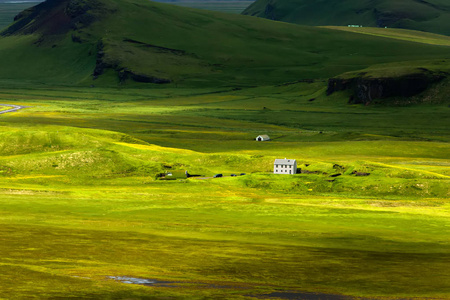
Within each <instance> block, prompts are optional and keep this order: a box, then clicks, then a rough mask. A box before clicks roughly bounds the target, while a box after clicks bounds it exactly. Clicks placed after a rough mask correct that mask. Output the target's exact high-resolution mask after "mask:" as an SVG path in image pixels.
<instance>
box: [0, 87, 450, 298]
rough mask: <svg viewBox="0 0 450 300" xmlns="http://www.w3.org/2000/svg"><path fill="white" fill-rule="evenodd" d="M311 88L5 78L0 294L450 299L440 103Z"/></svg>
mask: <svg viewBox="0 0 450 300" xmlns="http://www.w3.org/2000/svg"><path fill="white" fill-rule="evenodd" d="M320 86H321V84H319V83H312V84H306V83H297V84H292V85H286V86H279V87H264V88H263V87H261V88H254V89H244V90H240V91H226V90H225V91H224V90H216V91H215V93H213V92H214V91H213V90H211V89H206V90H199V89H195V90H191V89H181V88H180V89H163V88H158V89H140V88H134V89H133V88H129V89H112V88H111V89H104V88H102V89H100V88H85V89H80V88H76V89H75V88H69V87H52V88H50V87H46V88H30V89H23V88H17V89H14V88H3V89H2V90H1V94H0V99H1V102H2V103H10V104H20V105H25V106H27V108H25V109H23V110H21V111H19V112H14V113H10V114H5V115H2V116H1V117H0V122H1V123H0V124H1V127H0V153H1V157H0V195H1V196H0V207H1V209H0V212H1V213H0V222H1V223H2V226H1V228H2V229H1V230H0V235H1V239H2V243H1V246H0V247H1V253H2V257H1V258H0V268H1V270H2V272H1V275H0V277H1V281H0V282H1V284H0V297H3V298H5V299H29V298H40V299H42V298H49V299H50V298H51V299H54V298H61V297H62V298H67V297H75V298H82V299H98V298H102V299H162V298H168V299H186V298H189V299H200V298H214V299H252V298H253V297H252V296H255V297H256V296H261V295H272V296H273V297H272V298H276V297H275V295H278V296H280V297H281V299H286V298H285V297H287V296H285V297H283V294H271V293H275V292H279V293H280V292H286V291H293V292H294V294H295V295H297V296H298V297H300V296H301V295H303V296H301V297H306V296H307V295H308V294H305V293H319V294H325V296H324V295H322V297H325V298H326V297H331V296H326V295H333V294H336V295H346V297H348V298H352V297H366V298H370V299H377V298H380V299H386V298H389V299H396V298H403V299H404V298H418V299H419V298H425V297H431V298H435V299H446V298H449V297H450V296H449V295H450V290H449V289H448V285H447V282H448V281H449V279H450V278H449V277H450V273H449V271H448V263H449V259H450V251H449V250H450V248H449V242H448V236H449V231H448V226H449V225H450V222H449V213H450V207H449V205H448V198H449V196H450V194H449V188H448V187H449V183H450V162H449V160H448V153H449V152H450V146H449V144H448V141H449V136H448V129H447V125H448V123H447V120H448V119H447V118H446V116H448V110H449V108H448V105H447V104H446V103H445V102H444V103H441V104H437V105H436V104H435V105H430V104H428V103H422V104H416V105H413V106H407V107H392V106H384V105H375V106H372V107H363V106H355V105H353V106H348V105H345V103H344V102H345V100H343V99H345V98H344V97H343V95H339V94H336V95H333V96H330V97H326V96H325V95H324V90H323V88H320ZM424 97H425V96H424ZM312 98H315V100H314V101H309V100H310V99H312ZM429 115H433V116H434V117H433V118H432V119H430V118H426V117H425V116H429ZM381 116H383V117H381ZM421 118H423V120H421ZM411 119H413V120H414V122H411ZM380 122H383V124H382V125H381V124H380ZM320 132H322V133H320ZM259 134H269V135H270V136H271V137H272V138H273V140H272V141H271V142H267V143H257V142H255V141H254V140H253V139H254V138H255V137H256V136H257V135H259ZM280 157H289V158H294V159H297V160H298V163H299V168H301V169H302V170H303V171H307V173H306V172H305V173H302V174H297V175H295V176H290V177H285V176H283V175H273V174H271V170H272V164H273V160H274V159H275V158H280ZM168 170H169V171H170V170H188V171H189V173H191V174H198V175H202V176H206V177H209V176H212V175H213V174H216V173H223V174H224V175H225V177H224V178H217V179H205V180H201V179H196V178H190V179H187V180H176V181H158V180H155V175H156V174H158V173H160V172H164V171H168ZM354 171H356V172H360V173H370V175H369V176H363V177H362V176H356V175H355V174H353V172H354ZM231 173H235V174H240V173H246V174H247V175H245V176H238V177H229V175H230V174H231ZM338 173H340V174H342V175H341V176H338V177H331V175H335V174H338ZM123 276H126V277H132V278H143V279H152V280H159V281H162V282H166V283H160V284H153V285H149V286H144V285H133V284H127V283H122V282H120V281H118V280H114V279H112V277H123ZM305 295H306V296H305ZM309 296H311V295H309ZM277 299H279V298H277Z"/></svg>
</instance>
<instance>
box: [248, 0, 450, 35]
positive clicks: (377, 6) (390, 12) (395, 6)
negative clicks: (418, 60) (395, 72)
mask: <svg viewBox="0 0 450 300" xmlns="http://www.w3.org/2000/svg"><path fill="white" fill-rule="evenodd" d="M243 14H244V15H251V16H257V17H261V18H267V19H271V20H277V21H284V22H289V23H296V24H302V25H312V26H317V25H336V26H347V25H363V26H371V27H394V28H404V29H413V30H420V31H428V32H433V33H438V34H444V35H450V1H448V0H315V1H311V0H257V1H256V2H254V3H253V4H252V5H250V6H249V7H248V8H247V9H246V10H245V11H244V12H243Z"/></svg>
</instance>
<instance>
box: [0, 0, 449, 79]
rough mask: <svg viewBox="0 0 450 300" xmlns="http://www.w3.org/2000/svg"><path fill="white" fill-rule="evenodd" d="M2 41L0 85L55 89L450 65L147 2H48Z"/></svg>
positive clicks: (342, 38) (399, 44) (414, 53)
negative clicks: (406, 63)
mask: <svg viewBox="0 0 450 300" xmlns="http://www.w3.org/2000/svg"><path fill="white" fill-rule="evenodd" d="M1 35H2V37H0V65H1V68H0V80H2V81H5V80H6V81H24V80H26V81H33V82H43V83H48V84H89V85H90V84H95V85H103V84H118V83H119V82H122V83H127V82H133V81H137V82H152V83H169V82H174V83H177V84H179V83H183V84H189V85H200V86H205V85H215V86H217V85H227V86H228V85H232V86H251V85H262V84H277V83H282V82H287V81H294V80H299V79H309V78H328V77H330V76H334V75H337V74H340V73H343V72H346V71H352V70H358V69H361V68H366V67H368V66H370V65H373V64H378V63H386V62H397V61H417V60H430V59H441V58H448V57H449V56H450V51H449V48H448V47H443V46H431V45H426V44H416V43H412V42H407V41H399V40H395V39H387V38H381V37H375V36H366V35H359V34H354V33H348V32H339V31H333V30H329V29H323V28H315V27H306V26H298V25H293V24H287V23H280V22H272V21H269V20H264V19H256V18H251V17H248V16H239V15H230V14H222V13H215V12H208V11H203V10H195V9H188V8H182V7H177V6H172V5H168V4H162V3H155V2H150V1H147V0H60V1H58V0H48V1H46V2H44V3H42V4H40V5H38V6H36V7H34V8H32V9H29V10H27V11H25V12H24V13H22V14H21V15H20V16H19V17H18V18H17V20H16V22H15V23H13V24H12V25H11V26H10V27H9V28H7V29H6V30H4V31H3V32H2V33H1ZM94 78H95V79H94Z"/></svg>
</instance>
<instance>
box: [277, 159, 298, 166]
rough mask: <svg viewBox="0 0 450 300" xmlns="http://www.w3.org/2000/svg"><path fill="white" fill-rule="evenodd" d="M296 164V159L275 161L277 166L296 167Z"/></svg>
mask: <svg viewBox="0 0 450 300" xmlns="http://www.w3.org/2000/svg"><path fill="white" fill-rule="evenodd" d="M295 163H296V161H295V159H287V158H285V159H275V162H274V164H275V165H294V164H295Z"/></svg>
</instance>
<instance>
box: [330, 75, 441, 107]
mask: <svg viewBox="0 0 450 300" xmlns="http://www.w3.org/2000/svg"><path fill="white" fill-rule="evenodd" d="M447 75H448V74H446V73H442V72H431V71H429V70H427V69H423V68H420V69H417V72H416V73H411V74H408V75H404V76H399V77H395V78H393V77H390V78H389V77H387V78H372V77H363V76H364V75H361V76H358V77H354V78H345V79H343V78H330V79H329V80H328V88H327V95H331V94H332V93H334V92H337V91H344V90H353V93H354V94H353V95H351V96H350V98H349V103H350V104H359V103H362V104H366V105H368V104H370V103H371V102H372V101H373V100H375V99H385V98H389V97H405V98H407V97H412V96H415V95H417V94H420V93H422V92H423V91H425V90H426V89H427V88H428V87H429V86H430V85H431V84H433V83H437V82H439V81H441V80H442V79H444V78H445V77H446V76H447Z"/></svg>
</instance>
